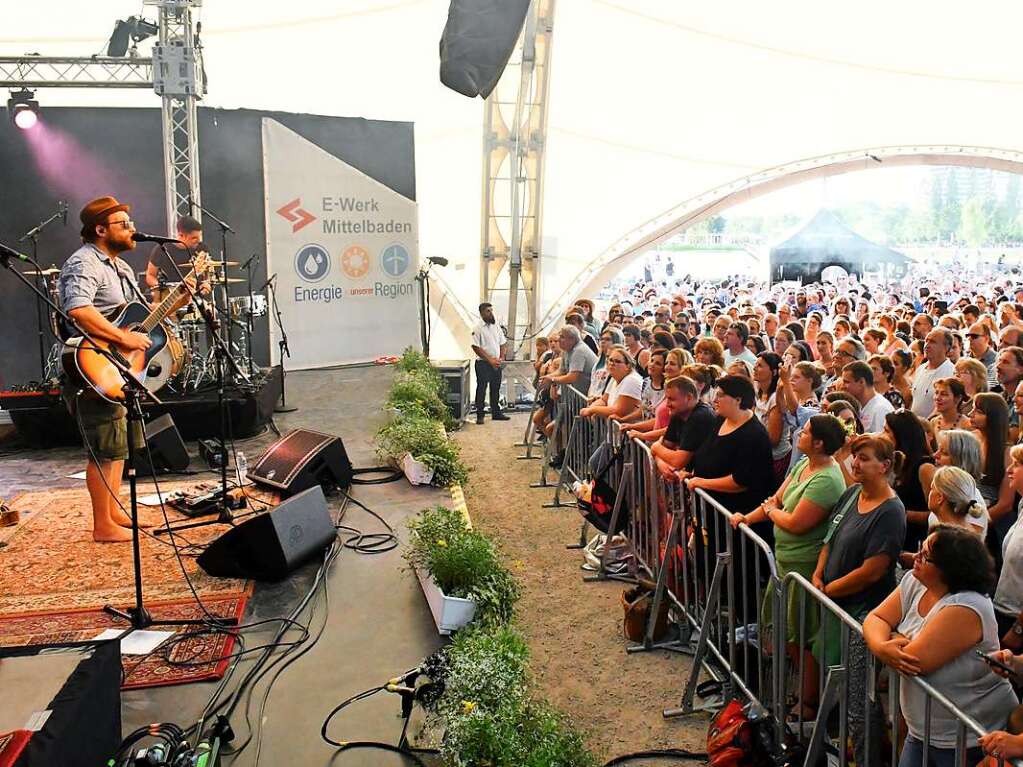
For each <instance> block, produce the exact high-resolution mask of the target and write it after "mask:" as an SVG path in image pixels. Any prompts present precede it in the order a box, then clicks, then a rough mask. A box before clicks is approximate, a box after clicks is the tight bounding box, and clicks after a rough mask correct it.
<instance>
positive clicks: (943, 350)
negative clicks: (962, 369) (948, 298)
mask: <svg viewBox="0 0 1023 767" xmlns="http://www.w3.org/2000/svg"><path fill="white" fill-rule="evenodd" d="M951 348H952V333H951V332H949V330H948V329H947V328H934V330H932V331H930V332H929V333H928V334H927V336H926V337H925V338H924V357H925V358H926V362H924V363H923V364H921V365H920V367H918V368H917V370H916V375H914V376H913V412H914V413H916V415H918V416H919V417H920V418H929V417H930V416H931V414H932V413H933V412H934V382H935V381H937V380H938V379H939V378H951V377H952V376H954V375H955V374H956V368H955V365H953V364H952V361H951V360H949V358H948V350H949V349H951Z"/></svg>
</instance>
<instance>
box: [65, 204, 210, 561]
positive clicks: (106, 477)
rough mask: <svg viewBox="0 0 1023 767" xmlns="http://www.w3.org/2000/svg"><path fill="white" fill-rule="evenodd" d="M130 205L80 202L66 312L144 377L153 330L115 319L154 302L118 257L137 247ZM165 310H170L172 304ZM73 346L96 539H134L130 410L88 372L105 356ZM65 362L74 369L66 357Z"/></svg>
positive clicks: (69, 382) (183, 294) (74, 392)
mask: <svg viewBox="0 0 1023 767" xmlns="http://www.w3.org/2000/svg"><path fill="white" fill-rule="evenodd" d="M128 210H129V206H128V205H123V204H121V203H119V202H118V201H117V200H116V199H114V198H113V197H100V198H98V199H95V200H92V201H91V202H89V203H88V204H87V205H86V206H85V207H84V208H82V211H81V213H80V214H79V218H80V219H81V222H82V231H81V236H82V247H80V248H79V249H78V250H76V251H75V252H74V253H72V254H71V256H70V257H69V258H68V260H67V261H66V262H65V263H64V265H63V266H62V267H61V270H60V278H59V281H58V286H59V290H60V300H61V304H62V306H63V309H64V311H65V312H66V313H67V314H68V315H69V316H70V317H71V318H72V319H73V320H74V321H75V322H76V323H77V324H78V325H79V326H80V327H81V328H82V329H83V330H85V332H86V333H88V334H89V336H90V337H92V338H93V339H95V341H96V342H97V343H98V344H100V345H103V346H109V347H110V349H111V350H112V351H114V352H116V353H119V354H121V355H122V356H124V357H125V358H126V360H127V361H129V362H130V363H131V366H132V369H133V370H136V371H139V375H140V378H144V366H145V364H146V363H145V361H144V359H145V354H146V353H147V352H148V351H149V349H150V347H151V346H152V345H153V343H154V341H153V337H154V335H151V334H150V333H149V332H147V328H146V325H145V324H144V323H143V324H141V325H130V326H127V327H125V326H124V325H123V324H115V322H112V321H111V319H110V318H111V317H113V315H114V314H115V313H116V312H117V311H118V310H119V309H122V308H124V307H125V306H126V305H129V306H130V305H132V304H134V305H136V306H137V305H138V303H139V302H141V303H142V304H143V305H145V306H146V307H148V302H146V300H145V298H144V297H143V295H142V293H141V292H140V290H139V287H138V285H137V284H136V282H135V276H134V274H133V272H132V269H131V267H130V266H129V265H128V264H127V263H126V262H125V261H124V260H123V259H122V258H121V257H120V256H121V254H122V253H124V252H126V251H129V250H132V249H133V248H134V247H135V239H134V237H135V225H134V223H133V222H132V221H131V219H130V218H129V216H128ZM193 290H195V278H194V277H193V276H191V275H190V276H189V277H188V278H186V280H185V283H184V288H183V289H182V290H181V291H180V295H176V296H175V297H174V298H173V299H170V301H169V302H168V303H173V304H174V306H173V308H177V307H180V306H182V305H183V304H184V303H185V302H187V301H188V292H190V291H193ZM165 308H167V309H168V310H171V307H170V306H168V307H165ZM163 314H164V316H165V312H164V313H163ZM159 319H160V317H158V318H157V323H156V324H159ZM139 331H141V332H139ZM68 343H69V344H70V343H72V341H69V342H68ZM68 348H71V349H72V352H71V353H72V356H73V357H75V356H76V355H77V356H76V360H77V361H78V362H79V363H80V364H79V368H78V370H77V371H75V370H71V369H69V370H70V372H79V373H82V374H85V375H84V377H82V378H81V380H74V378H73V377H70V376H69V377H67V378H66V379H65V381H64V385H63V390H64V398H65V401H66V402H67V405H68V409H69V410H70V411H71V415H72V416H73V417H75V418H76V419H78V420H79V421H80V423H81V426H82V431H83V432H84V435H83V436H84V439H86V440H87V441H88V445H87V446H88V447H89V448H91V451H90V454H89V462H88V465H87V466H86V472H85V479H86V486H87V488H88V490H89V498H90V500H91V502H92V516H93V527H92V537H93V540H95V541H99V542H120V541H124V542H127V541H130V540H131V519H130V518H129V516H128V515H127V514H125V513H124V512H123V511H122V510H121V508H120V506H119V505H118V502H117V496H118V492H119V490H120V486H121V474H122V471H123V469H124V460H125V458H127V456H128V428H127V420H126V416H127V411H126V410H125V408H124V406H123V405H120V404H118V403H117V399H118V396H117V395H118V394H119V393H120V392H119V387H118V388H117V389H116V390H114V388H112V387H111V386H110V385H109V382H108V386H107V388H106V391H105V393H103V394H101V392H102V391H103V387H102V386H97V381H96V380H90V378H89V375H88V373H89V371H90V369H91V368H90V365H91V366H92V367H95V368H98V367H100V366H101V361H102V360H103V359H104V358H102V356H101V355H100V354H98V353H97V352H95V351H91V352H90V351H88V349H89V346H88V345H87V344H86V343H85V342H82V343H81V344H80V345H79V346H78V347H68ZM76 349H77V351H76ZM135 360H138V364H136V362H135ZM65 367H66V368H68V367H69V366H68V364H67V363H66V362H65ZM111 367H112V365H111ZM115 370H116V369H115ZM93 378H94V379H95V378H100V379H102V376H94V377H93ZM122 396H123V395H122ZM140 432H141V430H136V433H134V434H133V435H132V440H133V442H132V444H133V446H135V447H136V448H137V449H139V450H141V449H143V448H144V447H145V444H144V438H143V435H142V434H141V433H140Z"/></svg>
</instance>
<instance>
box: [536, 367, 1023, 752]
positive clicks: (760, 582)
mask: <svg viewBox="0 0 1023 767" xmlns="http://www.w3.org/2000/svg"><path fill="white" fill-rule="evenodd" d="M585 405H586V399H585V397H584V396H583V395H582V394H581V393H580V392H578V391H577V390H575V389H573V388H572V387H563V389H562V396H561V399H560V401H559V408H558V417H557V422H556V428H555V433H554V435H553V437H552V438H551V439H549V440H547V443H546V445H545V450H544V456H543V461H542V466H541V475H540V480H539V482H537V483H535V484H533V485H532V487H546V488H551V489H553V490H554V496H553V499H552V501H551V502H550V503H548V504H545V506H546V507H548V508H557V507H562V506H575V505H576V504H575V499H574V497H573V496H572V488H573V484H574V483H575V482H580V481H585V480H587V479H589V478H590V477H589V471H590V469H589V461H590V457H591V456H592V455H593V453H594V452H595V451H596V450H597V448H598V447H599V446H601V445H604V444H607V445H610V446H611V448H612V449H614V450H620V451H621V456H622V457H621V460H620V461H619V462H617V463H616V464H615V466H614V468H613V469H612V470H611V472H610V473H609V476H608V477H607V480H608V482H609V484H611V486H612V487H615V488H617V493H616V496H615V503H614V507H613V511H612V521H611V527H612V529H614V528H615V526H616V523H617V522H619V521H620V520H621V515H622V514H626V515H628V520H627V523H626V524H625V526H624V527H623V528H622V533H621V535H622V536H623V540H624V545H625V548H626V549H627V552H628V555H627V557H626V561H627V568H626V569H625V570H624V571H622V570H614V571H612V569H611V565H612V562H611V561H610V560H611V556H612V554H611V553H612V549H613V548H614V550H615V551H616V552H618V554H619V555H620V554H621V547H612V545H611V542H610V541H608V542H607V543H606V544H605V545H604V547H603V554H602V555H601V558H600V564H599V567H597V568H596V572H594V573H593V574H591V575H587V576H585V577H584V579H585V580H588V581H591V580H608V579H616V580H623V581H628V582H638V581H640V580H642V581H643V582H645V583H648V584H649V585H652V588H653V594H652V597H651V607H650V610H649V614H648V615H649V617H648V620H647V625H646V628H645V631H644V635H643V639H642V640H641V641H640V642H638V643H636V644H633V645H631V646H629V647H628V648H627V651H628V652H630V653H637V652H647V651H650V650H668V651H673V652H679V653H684V654H686V655H690V656H692V659H693V661H692V667H691V670H690V673H689V676H688V678H687V679H686V681H685V685H684V688H683V690H682V692H681V696H680V701H679V703H678V705H677V706H676V707H673V708H667V709H665V710H664V711H663V715H664V716H665V717H675V716H682V715H688V714H692V713H695V712H697V711H701V710H716V709H717V708H719V707H720V705H721V702H722V701H723V700H728V699H730V698H732V697H741V698H744V699H746V700H747V701H748V702H750V703H751V704H752V708H751V711H752V712H753V715H755V716H757V715H763V716H766V715H767V714H770V716H771V721H772V722H773V725H774V734H775V738H776V742H777V743H780V744H785V747H786V748H787V749H789V750H790V752H791V753H794V754H799V755H800V756H799V758H798V763H802V764H805V765H816V764H824V763H826V762H828V763H831V764H835V763H849V764H852V763H855V764H858V765H861V767H868V766H869V767H874V766H875V765H878V766H879V765H881V764H897V763H898V750H899V747H900V743H901V742H902V739H903V737H904V734H905V723H904V721H903V719H902V715H901V710H900V698H899V688H900V685H903V684H910V685H916V686H917V687H918V689H919V690H920V692H921V693H922V694H923V696H924V700H925V710H926V720H927V727H926V728H925V732H924V737H923V748H924V751H925V752H928V751H929V750H930V749H931V748H933V747H934V745H933V742H932V740H931V725H932V723H933V722H934V721H935V720H936V719H937V720H939V721H941V722H942V723H943V724H944V726H945V727H948V726H952V727H954V729H955V733H956V737H955V743H956V744H955V749H956V750H955V762H954V763H955V764H956V765H961V764H966V750H967V743H968V739H969V737H970V736H979V735H983V734H985V730H984V728H983V727H982V726H981V725H980V724H979V723H978V722H977V721H976V720H974V719H973V718H972V717H971V716H970V715H969V714H968V713H967V712H965V711H963V710H961V709H960V708H958V707H957V706H955V705H954V704H953V703H952V702H951V701H950V700H948V698H946V697H945V696H944V695H942V694H941V693H940V692H939V691H938V690H936V689H934V688H933V687H932V686H930V685H929V684H928V683H927V682H926V681H925V680H923V679H920V678H918V677H902V676H900V675H899V674H897V673H895V672H893V671H892V670H891V669H888V668H887V667H884V666H883V665H882V664H881V663H880V662H879V661H878V660H877V659H876V658H875V657H874V656H873V655H872V654H871V653H870V652H869V651H868V650H867V649H866V646H865V645H864V643H863V639H862V627H861V625H860V623H859V621H857V620H856V618H854V617H853V616H851V615H849V614H848V613H846V612H845V611H844V610H843V609H842V608H841V607H840V606H838V605H837V604H835V603H834V602H833V601H832V600H831V599H829V598H828V597H827V596H825V595H824V594H823V593H822V592H821V591H820V590H818V589H816V588H815V587H814V586H813V585H812V584H811V583H810V582H809V581H807V580H806V579H805V578H804V577H803V576H802V575H800V574H799V573H796V572H788V573H786V572H782V571H780V570H779V567H778V564H777V562H776V559H775V556H774V553H773V548H772V540H771V527H770V525H769V524H767V525H765V527H764V528H760V527H759V526H758V529H757V530H754V529H752V528H751V527H749V526H748V525H746V524H741V525H739V526H738V527H737V528H736V529H733V528H732V525H731V519H732V513H731V512H730V511H729V510H728V509H727V508H726V507H725V506H723V505H722V504H721V503H720V502H718V501H717V500H715V499H714V498H712V497H711V496H710V495H709V494H707V493H706V492H704V491H703V490H702V489H697V490H695V491H690V490H686V489H685V488H684V486H683V484H682V483H681V482H679V481H678V480H677V478H675V477H671V478H667V477H665V476H663V475H662V474H661V473H660V471H659V470H658V467H657V463H656V461H655V459H654V457H653V455H652V453H651V451H650V447H649V445H647V444H646V443H644V442H642V441H640V440H637V439H627V438H626V437H625V436H624V432H623V427H622V426H621V424H619V423H618V422H613V421H609V420H608V419H606V418H595V417H583V416H581V415H580V414H579V411H580V410H581V409H582V408H583V407H584V406H585ZM531 418H532V416H531ZM528 428H529V429H532V424H531V423H530V425H529V426H528ZM625 428H627V425H626V427H625ZM527 440H528V437H527ZM527 440H524V442H526V441H527ZM555 455H560V456H561V462H560V466H559V467H558V468H557V471H558V476H557V479H556V480H555V481H554V482H553V483H552V482H551V481H550V480H549V478H548V472H549V471H550V467H549V466H548V464H549V459H550V457H551V456H555ZM587 531H588V526H587V524H586V522H585V521H584V522H583V523H582V525H581V530H580V540H579V543H578V544H572V546H571V548H577V547H579V546H581V545H584V544H585V543H586V539H587ZM665 601H667V602H668V615H669V625H670V631H669V634H668V636H665V637H660V638H658V637H657V628H658V616H659V615H660V614H661V612H662V611H661V606H662V605H663V603H664V602H665ZM790 613H793V614H794V615H795V618H794V619H792V618H789V617H788V616H789V615H790ZM793 620H794V622H795V624H796V629H795V634H796V636H794V637H793V636H790V634H791V633H792V630H791V628H790V623H791V622H792V621H793ZM776 626H777V629H776V628H775V627H776ZM818 627H820V628H819V629H818ZM662 628H663V626H662ZM815 648H817V649H816V653H814V652H813V650H814V649H815ZM820 648H830V649H829V650H827V653H826V654H825V653H824V652H823V651H822V650H821V649H820ZM814 658H819V659H820V662H814V660H813V659H814ZM815 670H816V671H815ZM701 677H706V678H707V680H708V681H709V682H710V685H709V687H708V686H701V685H700V684H699V683H700V679H701ZM704 684H705V685H706V682H705V683H704ZM885 684H887V695H885V694H884V685H885ZM707 689H716V690H717V691H718V694H717V695H716V696H709V697H707V698H705V699H704V700H702V701H701V700H698V698H703V697H704V696H702V695H701V693H702V692H706V691H707ZM813 704H816V706H814V705H813ZM814 709H815V710H814ZM868 746H869V747H868ZM924 764H927V761H926V758H925V761H924ZM1013 764H1016V765H1018V767H1023V760H1016V761H1014V762H1013Z"/></svg>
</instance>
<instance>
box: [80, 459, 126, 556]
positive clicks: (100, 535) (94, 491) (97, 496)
mask: <svg viewBox="0 0 1023 767" xmlns="http://www.w3.org/2000/svg"><path fill="white" fill-rule="evenodd" d="M111 463H113V462H111V461H102V462H100V463H99V464H96V463H95V462H93V461H89V465H88V466H87V467H86V469H85V485H86V487H87V488H88V490H89V499H90V500H91V501H92V538H93V540H95V541H101V542H119V541H130V540H131V531H129V530H126V529H125V528H123V527H121V526H120V525H118V524H117V523H116V522H115V521H114V520H113V518H112V517H111V508H117V503H116V501H115V500H114V498H113V497H112V496H111V495H110V491H109V490H108V489H107V482H109V479H107V478H108V476H109V474H108V472H109V468H110V464H111ZM104 480H107V482H105V481H104ZM118 511H120V510H119V509H118Z"/></svg>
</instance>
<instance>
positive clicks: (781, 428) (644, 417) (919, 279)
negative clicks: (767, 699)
mask: <svg viewBox="0 0 1023 767" xmlns="http://www.w3.org/2000/svg"><path fill="white" fill-rule="evenodd" d="M1021 336H1023V276H1020V275H1016V274H1012V273H1008V272H1007V273H1005V274H1003V275H1000V276H996V277H995V278H993V279H992V278H990V277H985V278H983V279H980V278H970V277H968V276H963V277H957V276H955V275H939V276H937V277H924V276H921V274H919V273H910V274H909V275H907V276H906V277H904V278H902V279H900V280H889V281H881V280H879V279H874V280H871V279H865V280H858V279H857V278H856V277H848V278H842V279H840V280H839V281H838V282H835V283H825V284H811V285H805V286H804V285H795V284H776V285H767V284H763V283H752V282H749V281H748V280H742V279H731V280H719V281H712V282H706V281H705V282H694V281H692V280H690V279H689V278H684V279H679V280H674V281H671V282H661V283H646V282H641V283H634V284H630V285H625V286H623V287H622V288H621V289H620V290H618V291H617V294H616V295H614V296H612V297H611V299H610V300H608V301H606V302H602V304H601V306H599V307H598V305H597V304H596V303H595V302H593V301H591V300H588V299H583V300H580V301H578V302H577V303H576V304H575V306H574V307H573V308H572V309H571V310H570V311H569V312H568V314H567V315H566V317H565V323H564V326H563V327H561V328H560V329H559V330H558V332H556V333H555V334H554V335H552V336H550V337H549V338H545V339H537V355H536V358H535V362H534V365H535V367H536V372H537V384H538V390H539V392H540V403H541V407H538V408H537V410H536V412H535V417H534V422H535V425H536V427H537V429H538V430H539V432H540V433H541V434H542V435H544V437H545V438H547V439H550V440H552V445H551V448H552V449H551V450H550V451H549V452H550V454H551V456H552V458H551V461H552V463H553V464H554V465H556V466H557V465H559V462H560V461H562V460H563V452H559V450H560V451H563V448H564V446H563V445H561V444H556V443H559V442H560V441H562V440H560V439H559V436H558V429H557V428H556V427H557V424H558V423H559V412H562V411H563V407H562V405H561V401H562V400H563V398H564V397H565V391H566V387H568V386H571V387H573V388H574V389H575V390H576V391H578V392H580V393H582V394H583V395H584V396H585V397H586V399H587V404H586V405H585V407H584V408H583V409H582V412H581V415H582V416H583V417H607V418H610V419H612V420H617V421H620V422H621V423H622V425H623V428H624V429H626V431H627V434H628V436H629V437H631V438H636V439H640V440H643V441H644V442H646V443H648V444H649V446H650V449H651V452H652V455H653V457H654V460H655V461H656V464H657V468H658V470H659V472H660V474H661V475H662V476H663V477H664V478H665V479H667V480H669V481H672V482H676V481H677V482H683V483H684V484H685V485H686V486H688V487H689V488H691V489H695V488H702V489H703V490H704V491H705V492H706V493H707V494H708V495H709V496H710V497H711V498H713V499H715V500H717V501H718V502H720V503H721V504H722V505H723V506H724V507H725V508H727V509H728V510H729V511H730V512H731V513H732V515H733V516H732V518H731V522H732V525H733V527H738V526H739V525H742V524H745V525H747V526H749V528H751V530H752V531H753V532H755V533H756V534H758V535H759V536H760V537H762V538H763V539H764V540H765V541H767V542H768V543H769V544H770V545H771V546H772V548H773V551H774V554H775V560H776V565H777V568H778V572H779V575H780V576H782V577H784V576H785V575H786V574H788V573H790V572H797V573H799V574H801V575H802V576H803V577H804V578H806V579H807V580H808V581H810V582H811V583H812V584H813V585H814V586H815V587H816V588H817V589H819V590H820V592H822V593H823V594H824V595H826V596H827V597H828V598H829V599H830V600H832V601H833V602H834V603H836V604H837V605H838V606H839V607H841V608H842V609H843V610H845V611H846V612H847V613H849V614H850V615H852V616H853V617H855V618H856V619H857V620H859V621H861V622H862V624H863V637H864V642H862V643H860V642H855V643H851V644H850V646H849V648H848V663H849V669H850V676H849V685H850V695H849V701H850V708H849V712H848V716H849V721H850V735H851V740H852V743H853V749H854V752H855V760H856V762H857V763H858V764H867V763H869V764H880V763H881V762H880V761H878V760H879V759H880V743H881V739H880V738H879V737H874V738H870V739H865V738H864V737H863V730H864V726H865V724H866V722H867V720H869V727H870V729H869V732H871V733H874V734H875V736H876V735H877V733H880V732H882V720H881V712H880V709H878V710H876V711H874V710H866V709H867V708H868V707H867V706H865V705H864V703H863V701H865V700H867V699H868V697H867V696H866V695H865V694H864V687H863V685H865V684H867V680H866V673H865V669H866V668H867V665H868V664H867V661H868V660H869V655H868V653H873V654H874V656H876V658H878V659H879V660H881V661H882V662H883V663H884V664H886V665H888V666H890V667H891V668H893V669H895V670H897V671H899V672H901V673H902V674H906V675H921V676H923V677H925V678H926V679H927V680H928V681H929V682H930V683H931V684H932V685H933V686H935V687H936V688H937V689H938V690H940V691H941V692H942V693H943V694H945V695H946V696H948V697H949V698H950V699H951V700H952V701H953V702H954V703H955V704H956V705H958V706H959V707H960V708H961V709H962V710H964V711H966V712H968V713H969V714H970V715H971V716H972V717H973V718H974V719H976V720H977V721H978V722H979V723H980V724H981V725H982V726H984V727H985V728H986V729H987V730H989V731H990V732H991V734H990V735H988V736H985V737H982V738H979V739H978V738H977V737H975V736H973V735H972V734H970V735H969V736H968V742H967V745H968V746H969V755H968V763H970V764H977V763H980V762H981V760H983V759H984V758H985V755H987V756H990V757H995V758H1015V757H1023V709H1020V708H1017V707H1018V705H1019V699H1018V697H1017V696H1018V693H1019V691H1020V687H1019V684H1020V682H1021V680H1023V533H1021V532H1020V530H1019V522H1018V518H1019V506H1020V503H1021V501H1020V496H1021V494H1023V440H1021V436H1023V435H1021V434H1020V414H1021V413H1023V338H1021ZM707 534H708V531H706V530H705V531H703V535H702V536H700V535H697V536H694V537H695V538H696V539H697V540H703V541H704V545H709V544H708V543H707ZM753 556H755V554H754V555H753ZM746 564H747V565H748V564H749V563H746ZM736 565H737V570H736V577H737V579H744V580H746V581H751V580H752V575H751V573H752V568H751V567H748V566H747V567H745V568H743V567H742V565H743V563H741V562H737V563H736ZM762 585H763V584H758V583H755V582H749V583H744V584H742V587H743V588H747V589H749V590H751V591H752V592H753V593H754V594H755V593H756V592H758V591H759V590H760V589H761V588H762ZM754 604H755V601H754ZM796 604H798V600H796V599H791V600H789V607H790V608H791V609H789V611H788V612H789V614H788V615H786V616H775V617H774V620H775V622H777V623H779V624H783V625H782V626H780V627H779V630H782V631H784V632H785V642H786V647H787V650H786V651H787V653H788V654H789V655H790V657H793V658H799V659H800V660H799V661H794V662H801V663H802V665H803V666H804V667H805V668H806V669H807V674H806V679H805V680H804V689H803V694H802V695H801V696H799V700H800V704H799V708H800V709H801V710H800V711H794V712H793V715H796V716H799V717H800V718H802V719H812V718H813V716H814V714H815V709H816V706H817V704H818V701H817V700H816V696H817V690H818V689H819V676H818V674H820V673H823V672H824V670H826V669H827V667H828V665H829V664H830V663H833V662H834V661H835V659H836V658H837V657H838V654H839V653H840V652H841V651H842V647H841V646H840V642H839V641H838V637H839V636H840V632H839V631H838V630H837V627H834V626H832V627H828V626H826V625H823V624H822V625H808V624H807V620H808V616H807V615H806V614H803V615H800V614H799V610H798V609H797V608H796V607H795V605H796ZM740 617H745V618H746V620H755V616H752V617H751V616H748V615H747V616H740ZM815 620H816V619H814V621H815ZM823 623H826V620H824V621H823ZM829 628H830V630H829ZM801 637H803V639H801ZM981 656H983V657H981ZM985 658H988V659H994V660H997V661H1000V662H1001V663H1002V665H1004V666H1005V667H1007V668H1009V669H1012V670H1013V671H1012V672H1009V671H1006V670H1003V669H1001V668H999V667H998V664H992V663H989V662H988V661H987V660H985ZM1016 674H1019V676H1016ZM925 708H927V707H926V705H925V702H924V699H923V697H922V696H921V693H920V691H919V689H917V688H916V686H914V685H909V684H904V685H902V687H901V710H902V714H903V717H904V719H905V729H906V732H905V733H904V737H905V741H904V744H903V745H902V748H901V760H900V765H902V766H903V767H917V766H918V765H920V764H921V763H922V762H921V759H922V757H921V753H922V748H923V742H924V740H925V738H929V748H930V761H931V763H932V764H935V765H944V764H952V758H953V757H952V755H953V753H954V748H955V745H956V740H955V736H956V732H955V721H954V719H953V718H952V717H951V715H949V714H947V712H943V711H942V710H940V709H941V707H940V706H934V707H933V711H932V712H931V715H930V716H931V719H930V724H929V726H926V725H925V718H926V716H925ZM925 730H926V732H925ZM866 740H870V741H871V742H866ZM868 752H869V753H868ZM868 758H869V762H868V761H867V760H868Z"/></svg>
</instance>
